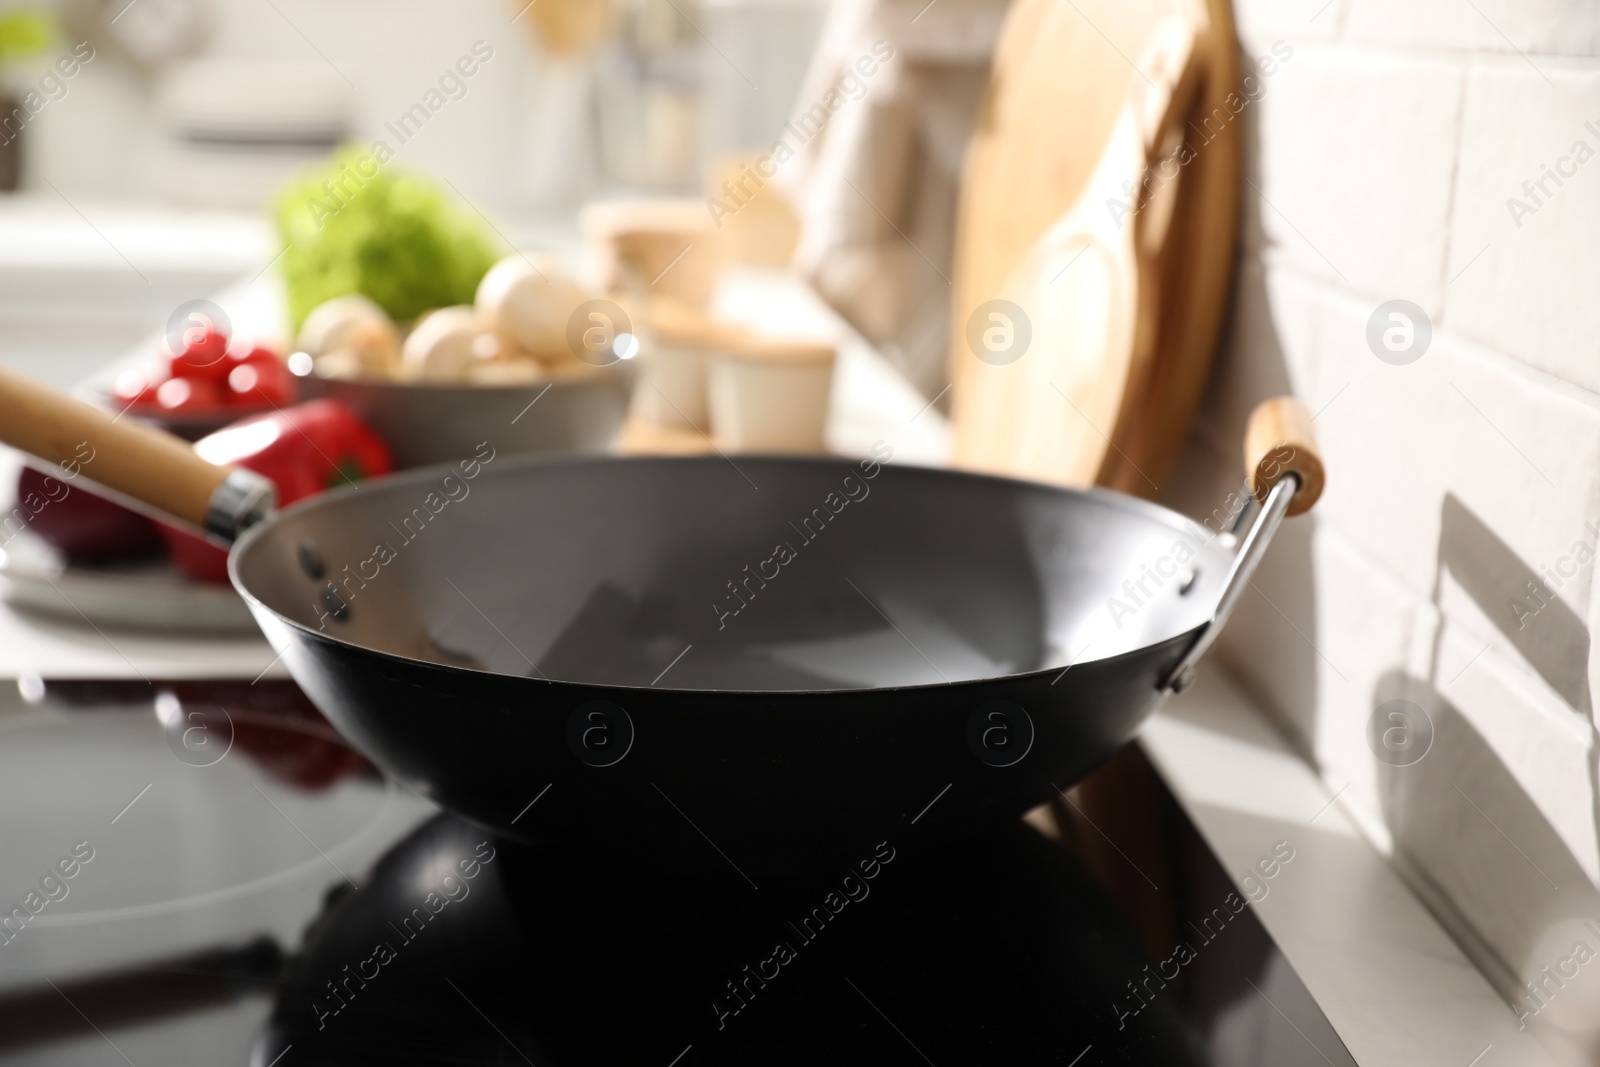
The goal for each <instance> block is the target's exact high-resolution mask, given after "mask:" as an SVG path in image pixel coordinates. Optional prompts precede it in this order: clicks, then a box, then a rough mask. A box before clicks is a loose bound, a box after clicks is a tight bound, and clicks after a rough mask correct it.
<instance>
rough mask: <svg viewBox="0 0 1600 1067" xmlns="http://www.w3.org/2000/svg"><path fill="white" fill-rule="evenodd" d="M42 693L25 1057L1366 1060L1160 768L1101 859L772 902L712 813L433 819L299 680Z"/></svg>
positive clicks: (1100, 831) (946, 851)
mask: <svg viewBox="0 0 1600 1067" xmlns="http://www.w3.org/2000/svg"><path fill="white" fill-rule="evenodd" d="M20 689H21V690H22V692H20V693H17V692H16V691H11V690H8V691H7V693H6V694H5V695H4V696H3V697H0V908H4V909H5V914H4V916H0V1065H7V1064H122V1063H128V1064H133V1065H135V1067H147V1065H153V1064H162V1065H174V1064H207V1065H225V1064H251V1065H254V1067H270V1065H282V1067H294V1065H297V1064H305V1065H310V1064H365V1063H386V1064H392V1063H407V1064H523V1063H527V1064H534V1065H537V1067H559V1065H572V1064H624V1063H626V1064H650V1065H657V1067H674V1065H677V1067H690V1065H694V1064H780V1065H781V1064H823V1063H827V1064H886V1065H898V1064H909V1065H917V1064H932V1065H936V1067H951V1065H958V1064H1007V1065H1009V1064H1019V1065H1020V1064H1058V1065H1063V1067H1092V1065H1095V1064H1160V1065H1177V1067H1181V1065H1196V1067H1200V1065H1213V1067H1225V1065H1248V1067H1257V1065H1260V1067H1265V1065H1269V1064H1270V1065H1272V1067H1282V1065H1295V1064H1331V1065H1336V1067H1346V1065H1349V1064H1353V1063H1354V1061H1353V1060H1352V1059H1351V1058H1350V1057H1349V1055H1348V1053H1347V1052H1346V1051H1345V1049H1344V1047H1343V1046H1342V1044H1340V1042H1339V1040H1338V1038H1337V1037H1336V1036H1335V1034H1334V1032H1333V1030H1332V1028H1331V1026H1330V1025H1329V1024H1328V1022H1327V1020H1326V1019H1325V1018H1324V1017H1323V1016H1322V1014H1321V1013H1320V1012H1319V1011H1318V1010H1317V1007H1316V1005H1315V1003H1314V1001H1313V1000H1312V999H1311V997H1310V995H1309V994H1308V993H1307V991H1306V990H1305V988H1304V986H1303V985H1302V984H1301V983H1300V981H1299V979H1298V978H1297V977H1296V976H1295V974H1294V972H1293V970H1292V968H1290V966H1289V965H1288V964H1287V962H1286V961H1285V960H1284V959H1283V957H1282V956H1281V954H1279V953H1278V952H1277V950H1276V948H1275V947H1274V946H1273V944H1272V942H1271V940H1270V938H1269V937H1268V936H1267V934H1266V932H1265V931H1264V929H1263V928H1262V927H1261V925H1260V923H1259V922H1258V921H1257V919H1256V917H1255V915H1254V914H1253V910H1252V909H1251V908H1250V906H1249V902H1248V899H1247V898H1248V897H1250V896H1252V895H1253V893H1252V892H1250V891H1249V890H1247V889H1246V888H1245V887H1243V886H1240V885H1236V884H1235V883H1234V882H1233V881H1231V880H1230V879H1229V878H1228V876H1227V875H1226V874H1224V873H1223V871H1222V870H1221V868H1220V867H1219V866H1218V865H1217V863H1216V860H1215V858H1214V857H1213V856H1212V855H1211V854H1210V853H1209V851H1208V850H1206V848H1205V846H1204V844H1203V843H1202V842H1201V840H1200V838H1199V836H1198V834H1196V832H1195V831H1194V829H1193V827H1192V826H1190V825H1189V824H1188V823H1187V821H1186V820H1185V819H1184V817H1183V815H1182V813H1181V811H1180V809H1179V808H1178V807H1177V805H1176V804H1174V803H1173V802H1172V801H1171V798H1170V797H1169V796H1167V795H1165V792H1164V790H1163V788H1162V786H1161V785H1160V782H1159V779H1158V778H1156V777H1155V776H1154V775H1153V774H1152V773H1150V772H1149V770H1148V767H1147V766H1146V765H1144V764H1143V763H1142V759H1141V758H1140V757H1139V756H1138V754H1137V750H1136V749H1130V750H1128V752H1126V753H1124V756H1123V757H1119V760H1118V761H1117V763H1116V764H1114V765H1113V766H1112V767H1111V768H1108V770H1107V771H1105V772H1102V774H1101V775H1097V776H1096V777H1095V778H1091V779H1090V781H1089V783H1086V785H1085V786H1084V787H1082V788H1084V789H1087V790H1088V793H1085V794H1080V795H1079V798H1078V801H1073V802H1070V804H1068V805H1064V806H1063V807H1062V808H1061V813H1062V814H1064V815H1066V816H1067V817H1068V820H1069V821H1070V819H1071V813H1074V812H1075V813H1076V815H1077V816H1080V817H1081V819H1079V820H1078V825H1079V827H1080V829H1081V827H1083V826H1088V827H1090V829H1089V830H1088V831H1086V832H1085V835H1084V837H1083V838H1082V839H1081V840H1080V839H1078V838H1075V836H1074V834H1073V833H1072V832H1071V826H1067V831H1068V832H1065V833H1063V834H1062V835H1061V840H1056V839H1053V838H1052V837H1051V836H1047V834H1046V833H1044V832H1041V830H1040V829H1038V828H1036V826H1035V825H1034V823H1038V824H1039V825H1042V826H1045V827H1046V829H1049V828H1050V826H1051V825H1052V824H1050V823H1049V821H1048V820H1044V819H1039V820H1030V821H1029V822H1018V823H1015V824H1011V825H1007V826H1001V827H996V828H994V829H992V830H990V831H989V832H987V833H985V834H984V835H983V836H981V837H979V838H968V839H964V840H957V841H954V842H949V841H944V842H940V843H939V844H938V845H937V847H934V845H933V844H932V843H931V841H930V840H929V838H930V837H931V836H932V835H931V832H930V831H929V829H928V827H927V826H918V825H917V824H916V823H914V822H908V824H907V826H906V827H905V828H904V832H903V834H902V835H901V836H900V837H899V838H897V839H894V840H887V841H869V840H863V841H861V842H859V848H858V852H859V859H858V860H857V861H856V862H855V863H854V864H852V865H851V866H850V867H849V868H847V869H843V870H840V871H836V872H825V873H820V874H819V875H818V876H817V877H815V878H813V879H807V880H800V881H796V882H794V883H791V884H783V885H763V886H761V887H759V888H757V887H755V886H752V885H750V884H748V882H747V881H746V880H744V879H743V877H742V875H741V874H740V873H739V872H738V868H737V864H736V862H734V858H732V857H728V856H725V855H722V854H721V853H720V851H719V850H717V848H716V845H715V843H714V842H710V841H707V840H705V839H703V838H702V837H700V836H698V832H697V831H696V830H695V829H694V828H693V825H692V823H689V822H688V821H687V817H686V823H685V827H684V837H683V849H682V862H681V864H678V865H676V866H673V867H671V868H650V869H641V868H640V867H639V865H638V864H636V863H632V862H630V858H629V857H628V856H627V855H618V854H614V850H609V849H608V848H607V844H606V842H605V841H604V840H593V841H583V842H570V843H566V844H562V845H559V846H541V847H534V846H529V845H525V844H520V843H517V842H514V841H510V840H503V839H500V838H497V837H495V836H493V835H492V834H489V833H487V832H486V831H483V830H481V829H479V828H477V827H474V826H472V825H469V824H467V823H464V822H462V821H460V820H457V819H455V818H453V817H451V816H449V815H446V814H442V813H440V812H439V811H438V809H437V808H436V807H434V806H433V805H432V804H431V803H430V802H429V801H427V800H426V799H425V798H422V797H418V796H416V795H413V794H410V793H408V792H406V791H404V790H402V789H401V788H399V787H398V786H397V785H396V784H394V783H393V782H391V781H389V780H387V779H386V778H385V777H384V776H382V775H381V774H379V773H378V772H377V771H376V770H375V769H373V768H372V767H371V766H370V765H369V764H368V763H367V762H366V761H365V760H364V759H362V758H361V757H360V756H359V755H358V754H357V753H355V752H354V751H352V750H351V749H350V748H348V747H347V746H346V745H345V744H344V743H343V742H341V741H340V739H339V738H338V736H337V735H336V734H334V733H333V731H332V730H331V729H330V728H329V727H328V726H327V724H326V723H325V722H324V721H323V720H322V719H321V717H320V716H319V715H318V714H317V713H316V712H315V711H314V710H313V709H312V708H311V707H310V705H309V704H308V703H307V702H306V701H305V699H304V698H303V697H302V696H301V695H300V693H299V691H298V690H297V689H295V688H294V687H293V686H292V685H290V684H288V683H281V682H261V683H259V684H255V685H251V684H248V683H244V682H186V683H174V684H160V683H155V684H148V685H147V684H145V683H137V684H134V683H122V682H117V683H92V682H72V683H38V682H36V681H34V682H27V683H24V684H23V685H22V686H21V687H20ZM1113 778H1115V779H1116V781H1112V779H1113ZM1097 779H1100V780H1101V783H1100V786H1098V787H1097V786H1096V784H1095V783H1096V780H1097ZM1130 783H1131V784H1132V785H1131V788H1134V789H1136V790H1137V794H1136V797H1135V801H1134V803H1133V804H1132V805H1131V806H1130V805H1122V804H1120V802H1118V801H1116V799H1115V796H1116V794H1115V791H1114V790H1112V789H1111V788H1110V787H1111V786H1117V787H1119V788H1123V789H1127V788H1130ZM1096 796H1098V797H1100V798H1101V799H1100V801H1099V802H1100V803H1102V804H1104V803H1105V800H1104V798H1105V797H1106V796H1111V797H1112V798H1113V800H1112V805H1113V807H1112V808H1110V809H1105V810H1116V811H1121V812H1122V815H1121V817H1117V818H1113V819H1109V820H1108V819H1106V818H1101V819H1099V820H1097V819H1095V818H1094V817H1093V813H1094V812H1095V811H1096V810H1098V809H1096V808H1095V806H1094V803H1095V801H1094V798H1095V797H1096ZM1079 801H1081V803H1080V802H1079ZM1131 824H1138V825H1140V826H1144V827H1146V828H1148V827H1151V826H1158V827H1159V832H1156V833H1151V834H1141V835H1140V837H1141V839H1140V840H1133V839H1132V837H1133V831H1130V830H1128V829H1127V827H1128V826H1129V825H1131ZM1057 828H1058V829H1059V828H1060V826H1059V825H1058V826H1057ZM1075 841H1077V843H1078V845H1079V846H1083V847H1075V845H1074V842H1075ZM1152 841H1153V842H1156V844H1155V845H1152V844H1151V842H1152ZM1107 846H1109V847H1107ZM1283 848H1287V849H1288V850H1289V852H1290V853H1291V854H1292V846H1290V845H1288V844H1287V843H1285V844H1284V845H1283ZM1270 851H1271V849H1270V846H1269V854H1270ZM1277 858H1278V859H1279V860H1280V861H1283V862H1292V860H1288V861H1285V860H1283V853H1282V852H1281V850H1280V852H1279V854H1278V857H1277ZM1262 889H1263V891H1265V886H1264V884H1263V886H1262Z"/></svg>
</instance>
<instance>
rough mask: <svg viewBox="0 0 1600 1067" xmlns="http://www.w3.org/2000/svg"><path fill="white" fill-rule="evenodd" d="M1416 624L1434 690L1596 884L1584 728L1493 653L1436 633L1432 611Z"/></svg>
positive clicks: (1454, 631)
mask: <svg viewBox="0 0 1600 1067" xmlns="http://www.w3.org/2000/svg"><path fill="white" fill-rule="evenodd" d="M1417 619H1418V627H1419V629H1418V634H1417V640H1418V642H1419V643H1422V644H1426V645H1431V644H1432V643H1433V641H1434V640H1436V639H1437V640H1438V642H1439V655H1438V662H1437V665H1436V668H1435V671H1434V678H1433V679H1432V682H1431V684H1432V686H1433V688H1434V689H1435V690H1436V691H1437V692H1438V693H1439V695H1440V696H1441V697H1442V698H1443V699H1444V700H1446V701H1448V702H1449V703H1450V705H1451V707H1453V708H1454V709H1455V710H1457V711H1459V712H1460V714H1461V717H1462V718H1463V719H1464V720H1465V721H1466V724H1467V725H1469V726H1471V727H1472V729H1473V730H1474V731H1475V732H1476V733H1477V734H1478V736H1479V737H1480V738H1481V739H1482V741H1483V743H1484V745H1485V746H1486V747H1487V748H1488V749H1489V750H1491V751H1492V752H1493V753H1494V754H1495V756H1496V757H1497V758H1498V759H1499V760H1500V762H1501V763H1502V764H1503V765H1504V767H1505V770H1506V772H1507V773H1508V774H1509V775H1510V777H1511V779H1513V780H1514V781H1515V783H1516V786H1517V788H1518V789H1519V790H1520V791H1521V792H1523V793H1524V794H1525V795H1526V796H1527V797H1528V799H1529V800H1531V801H1532V802H1533V805H1534V807H1535V808H1537V809H1538V811H1539V814H1540V815H1541V816H1542V817H1543V818H1544V820H1545V821H1547V822H1548V823H1549V826H1550V828H1551V829H1553V830H1554V831H1555V832H1556V835H1557V836H1558V837H1559V838H1560V839H1561V843H1562V844H1563V845H1564V846H1565V847H1566V849H1567V850H1568V851H1570V852H1571V853H1572V857H1573V858H1574V859H1575V860H1577V861H1578V864H1579V866H1580V867H1581V868H1582V870H1583V873H1584V874H1585V875H1586V876H1587V877H1588V878H1589V879H1590V880H1591V881H1596V882H1600V840H1597V837H1596V835H1597V833H1600V825H1597V823H1596V812H1595V806H1594V803H1593V799H1592V795H1593V790H1594V782H1593V778H1592V777H1591V773H1592V772H1591V770H1590V765H1591V764H1592V763H1593V761H1594V759H1595V757H1596V751H1595V745H1594V741H1595V737H1594V732H1593V731H1592V730H1591V729H1590V728H1589V723H1588V722H1587V721H1586V720H1584V719H1582V718H1580V717H1579V716H1577V715H1576V714H1575V713H1574V712H1573V711H1572V709H1571V708H1569V707H1567V706H1566V705H1565V704H1564V703H1562V702H1561V701H1560V700H1558V699H1556V698H1555V697H1554V696H1553V695H1552V694H1550V693H1549V692H1548V691H1547V690H1546V689H1544V688H1543V687H1541V686H1539V685H1537V684H1536V683H1533V682H1531V681H1530V679H1529V678H1528V677H1527V675H1526V674H1525V673H1524V672H1523V671H1522V670H1520V669H1519V667H1518V665H1517V664H1515V663H1513V662H1510V661H1509V660H1507V659H1505V658H1504V657H1502V656H1501V655H1500V653H1499V651H1498V650H1496V649H1494V648H1492V647H1491V648H1490V649H1488V650H1487V651H1485V650H1484V649H1483V645H1482V642H1480V641H1479V640H1478V638H1477V635H1476V634H1469V633H1464V632H1462V631H1461V629H1460V628H1459V627H1456V626H1454V625H1452V624H1450V623H1448V622H1446V623H1444V624H1443V626H1442V629H1441V617H1440V616H1439V615H1438V614H1436V613H1433V612H1431V611H1430V612H1423V613H1421V614H1420V615H1418V617H1417ZM1441 635H1442V636H1441ZM1474 799H1476V798H1474ZM1547 873H1549V872H1547ZM1556 881H1557V882H1558V884H1559V879H1556Z"/></svg>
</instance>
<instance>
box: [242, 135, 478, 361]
mask: <svg viewBox="0 0 1600 1067" xmlns="http://www.w3.org/2000/svg"><path fill="white" fill-rule="evenodd" d="M384 158H385V159H386V158H387V156H385V157H384ZM273 215H274V218H275V221H276V223H277V228H278V236H279V238H280V240H282V241H283V243H284V244H286V245H287V246H288V249H287V251H285V252H284V254H283V257H282V259H281V260H280V261H279V267H280V269H281V271H282V272H283V277H284V280H285V282H286V283H287V285H288V292H289V317H290V320H291V323H292V325H293V328H294V329H295V330H296V331H298V330H299V329H300V324H301V323H302V322H303V321H305V317H306V316H307V315H308V314H310V312H311V310H312V309H313V308H315V307H316V306H317V305H318V304H321V303H323V302H324V301H327V300H331V299H333V298H334V297H336V296H345V295H348V294H350V293H361V294H362V295H364V296H367V297H369V298H371V299H372V300H373V301H374V302H375V303H377V305H378V306H379V307H381V308H383V309H384V310H385V311H387V312H388V313H389V315H390V316H391V317H392V318H393V319H394V320H395V321H396V322H400V323H404V322H409V321H410V320H412V319H415V318H416V317H417V316H419V315H421V314H422V313H423V312H425V311H430V310H432V309H434V308H440V307H449V306H451V305H453V304H470V303H472V299H473V295H474V294H475V293H476V292H477V288H478V282H479V281H481V280H482V279H483V276H484V275H485V274H486V273H488V270H489V268H490V267H491V266H493V265H494V262H495V260H497V259H498V258H499V257H500V255H501V254H502V251H503V250H502V249H501V248H500V247H499V244H498V242H497V241H495V239H494V237H493V235H492V234H491V233H490V231H489V230H488V229H487V228H486V227H485V226H484V224H483V223H482V221H481V220H480V219H479V218H478V217H477V216H476V214H474V213H473V211H472V209H471V208H470V207H469V206H467V205H465V204H462V203H460V202H459V201H458V200H457V199H456V198H455V197H453V196H450V195H448V194H446V193H444V192H443V191H441V190H439V189H438V188H436V187H435V186H434V185H432V184H431V183H429V182H427V181H425V180H424V179H422V178H419V177H417V176H416V175H413V174H407V173H404V172H401V171H396V170H394V169H393V168H392V166H391V165H389V164H387V163H383V162H380V161H379V158H378V157H377V156H375V155H374V154H373V153H372V152H370V151H368V150H366V149H362V148H347V149H344V150H342V151H341V152H339V153H338V154H337V155H336V156H335V157H334V158H333V159H332V160H331V161H330V162H329V163H328V164H327V165H326V166H325V167H323V168H321V169H318V170H315V171H311V172H308V173H306V174H303V175H300V176H298V177H296V178H294V179H293V180H291V181H290V182H289V183H288V184H287V185H286V186H285V187H284V188H283V189H282V190H281V191H280V192H279V193H278V196H277V198H276V200H275V202H274V205H273Z"/></svg>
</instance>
